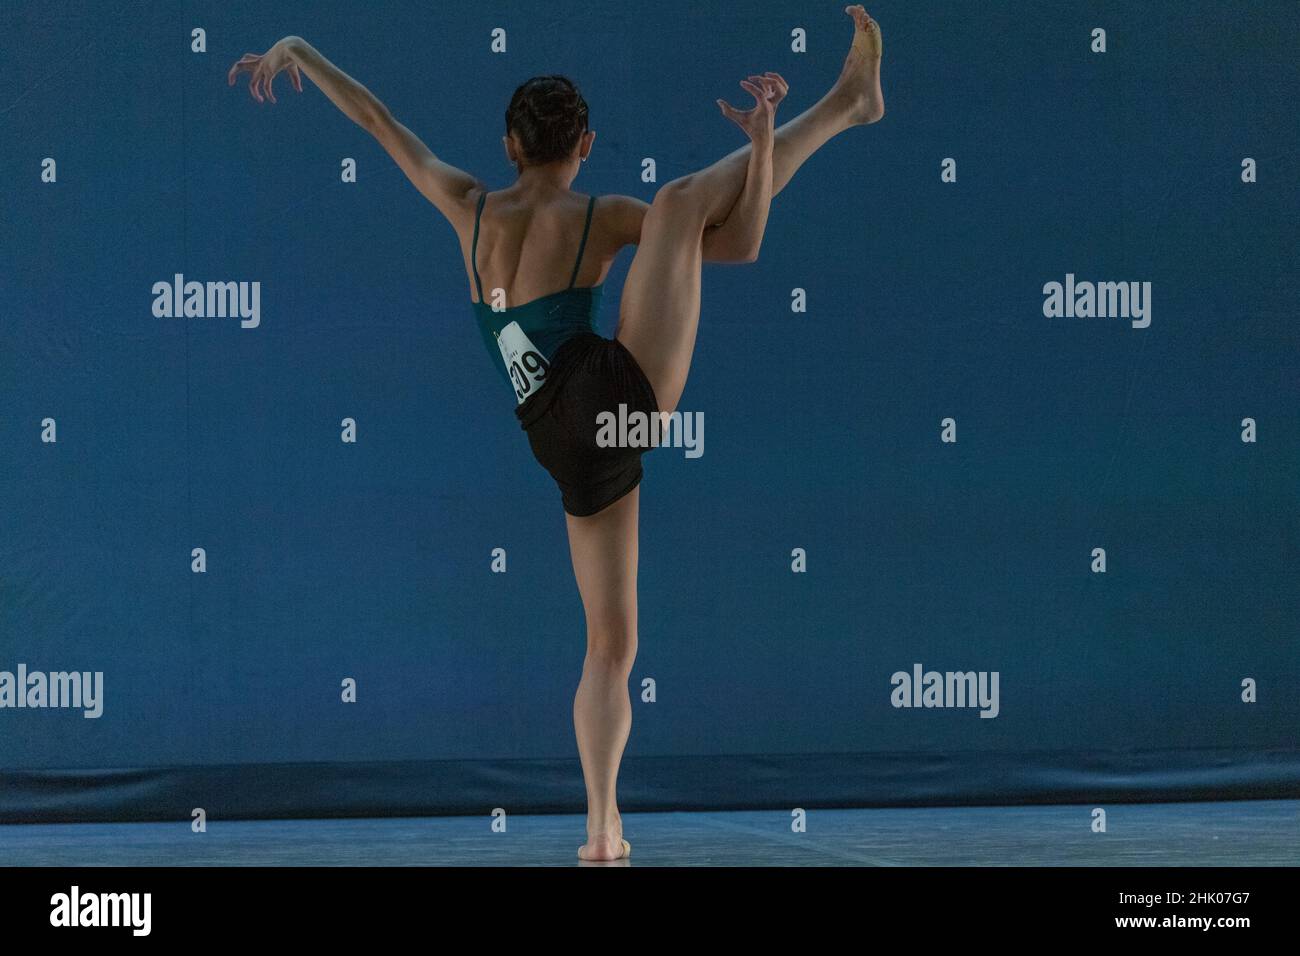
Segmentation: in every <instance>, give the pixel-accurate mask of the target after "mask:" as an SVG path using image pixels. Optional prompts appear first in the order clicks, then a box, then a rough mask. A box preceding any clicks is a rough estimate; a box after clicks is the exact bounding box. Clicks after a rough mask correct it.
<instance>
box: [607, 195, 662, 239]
mask: <svg viewBox="0 0 1300 956" xmlns="http://www.w3.org/2000/svg"><path fill="white" fill-rule="evenodd" d="M649 208H650V204H649V203H648V202H644V201H643V200H640V199H637V198H636V197H635V196H622V195H619V194H617V193H611V194H609V195H607V196H601V197H599V198H598V199H597V200H596V210H597V212H598V214H599V219H600V228H601V229H602V230H605V231H607V232H608V234H609V235H611V236H613V237H614V239H615V241H616V243H617V244H618V245H619V246H635V245H636V244H637V243H639V242H640V241H641V222H642V221H643V220H644V219H645V214H646V210H647V209H649Z"/></svg>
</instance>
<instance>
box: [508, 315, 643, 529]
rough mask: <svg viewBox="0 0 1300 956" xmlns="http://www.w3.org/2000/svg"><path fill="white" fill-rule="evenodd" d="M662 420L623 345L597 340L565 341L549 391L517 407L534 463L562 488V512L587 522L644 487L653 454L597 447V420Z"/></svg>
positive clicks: (549, 378)
mask: <svg viewBox="0 0 1300 956" xmlns="http://www.w3.org/2000/svg"><path fill="white" fill-rule="evenodd" d="M620 405H624V406H626V413H627V414H631V413H632V412H641V413H643V414H644V415H645V416H647V418H649V417H652V416H654V415H656V414H658V411H659V404H658V402H657V401H656V400H655V393H654V389H653V388H652V387H651V386H650V380H649V379H647V378H646V377H645V373H644V372H642V371H641V366H640V365H638V364H637V362H636V359H635V358H633V357H632V353H631V352H629V351H628V350H627V349H626V348H625V347H624V346H623V344H622V343H621V342H619V341H617V340H616V339H607V338H605V337H604V336H601V335H596V334H595V333H580V334H578V335H575V336H573V337H572V338H569V339H566V340H565V341H564V342H562V343H561V344H560V347H559V348H558V349H556V350H555V354H554V355H553V356H551V363H550V369H549V371H548V372H547V375H546V384H545V385H543V386H542V388H541V389H540V390H539V391H538V392H537V393H536V394H535V395H532V396H530V397H529V398H528V399H526V400H525V401H524V402H523V404H521V405H519V406H518V407H516V408H515V414H516V415H517V416H518V417H519V423H520V425H521V426H522V427H523V429H524V431H525V432H527V433H528V443H529V444H530V445H531V446H532V449H533V456H534V457H535V458H536V459H537V460H538V462H540V463H541V465H542V467H543V468H545V469H546V470H547V471H548V472H550V473H551V477H552V478H554V479H555V483H556V484H557V485H559V486H560V498H561V501H562V502H563V504H564V510H565V511H567V512H568V513H569V514H571V515H577V516H578V517H585V516H587V515H594V514H595V513H596V512H598V511H600V510H601V509H603V508H606V507H608V506H609V505H611V504H613V503H614V502H615V501H617V500H618V499H619V498H622V497H623V496H624V495H625V494H627V493H628V492H629V491H631V490H632V489H633V488H635V487H636V486H637V485H638V484H640V482H641V455H642V454H643V453H644V452H645V451H647V450H648V449H647V448H644V447H642V448H625V447H609V448H602V447H600V445H599V444H597V441H596V436H597V431H598V428H599V426H598V425H597V416H598V415H600V413H602V412H611V413H613V415H614V416H616V417H617V416H619V415H620V410H619V406H620Z"/></svg>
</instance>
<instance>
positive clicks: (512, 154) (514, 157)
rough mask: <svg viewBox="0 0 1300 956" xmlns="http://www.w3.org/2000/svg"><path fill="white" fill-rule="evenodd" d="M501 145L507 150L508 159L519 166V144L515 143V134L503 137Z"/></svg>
mask: <svg viewBox="0 0 1300 956" xmlns="http://www.w3.org/2000/svg"><path fill="white" fill-rule="evenodd" d="M501 145H503V146H504V147H505V148H506V159H508V160H510V162H511V163H513V164H514V165H515V166H516V167H517V166H519V156H520V153H519V144H518V143H516V142H515V136H514V133H507V134H506V135H505V136H502V137H501Z"/></svg>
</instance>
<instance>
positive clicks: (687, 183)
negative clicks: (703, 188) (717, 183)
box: [650, 173, 704, 218]
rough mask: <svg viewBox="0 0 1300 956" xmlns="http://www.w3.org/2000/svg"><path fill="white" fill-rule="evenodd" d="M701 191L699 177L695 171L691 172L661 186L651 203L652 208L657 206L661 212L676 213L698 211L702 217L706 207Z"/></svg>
mask: <svg viewBox="0 0 1300 956" xmlns="http://www.w3.org/2000/svg"><path fill="white" fill-rule="evenodd" d="M699 193H700V182H699V179H698V177H697V176H696V175H695V174H694V173H691V174H689V175H687V176H681V177H679V178H677V179H674V180H672V181H671V182H666V183H664V184H663V185H662V186H660V187H659V191H658V192H656V193H655V195H654V199H653V200H652V201H651V203H650V205H651V208H652V209H654V208H657V209H658V210H659V211H660V212H669V213H672V214H675V215H681V214H683V213H685V214H695V213H697V212H698V214H699V215H700V217H701V218H702V217H703V215H704V209H703V203H702V202H700V195H699Z"/></svg>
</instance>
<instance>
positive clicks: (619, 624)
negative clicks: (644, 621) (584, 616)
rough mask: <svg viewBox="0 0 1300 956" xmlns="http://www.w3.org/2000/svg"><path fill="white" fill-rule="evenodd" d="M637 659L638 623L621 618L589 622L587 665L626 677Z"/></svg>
mask: <svg viewBox="0 0 1300 956" xmlns="http://www.w3.org/2000/svg"><path fill="white" fill-rule="evenodd" d="M635 660H636V625H635V624H633V623H631V622H627V621H620V620H603V621H591V620H588V622H587V660H586V664H585V666H586V667H594V668H598V669H600V670H601V671H604V672H607V673H611V674H621V675H622V676H624V677H626V676H627V675H628V674H630V673H631V672H632V663H633V661H635Z"/></svg>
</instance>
